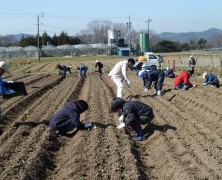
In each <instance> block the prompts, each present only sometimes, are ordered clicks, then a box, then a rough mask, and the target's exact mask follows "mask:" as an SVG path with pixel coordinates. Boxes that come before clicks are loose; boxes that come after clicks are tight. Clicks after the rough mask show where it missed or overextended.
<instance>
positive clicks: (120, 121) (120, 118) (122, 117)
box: [119, 115, 124, 124]
mask: <svg viewBox="0 0 222 180" xmlns="http://www.w3.org/2000/svg"><path fill="white" fill-rule="evenodd" d="M123 119H124V116H123V115H121V116H120V117H119V123H120V124H121V123H123Z"/></svg>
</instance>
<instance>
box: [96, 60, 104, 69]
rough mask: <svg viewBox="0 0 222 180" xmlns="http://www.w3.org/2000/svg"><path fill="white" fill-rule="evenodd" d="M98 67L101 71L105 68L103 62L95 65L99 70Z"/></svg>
mask: <svg viewBox="0 0 222 180" xmlns="http://www.w3.org/2000/svg"><path fill="white" fill-rule="evenodd" d="M97 67H98V68H99V69H101V68H103V64H102V63H101V62H97V63H96V65H95V68H97Z"/></svg>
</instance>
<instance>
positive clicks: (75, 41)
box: [69, 37, 81, 45]
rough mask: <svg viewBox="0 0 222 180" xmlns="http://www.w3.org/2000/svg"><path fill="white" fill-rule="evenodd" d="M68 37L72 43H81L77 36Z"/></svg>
mask: <svg viewBox="0 0 222 180" xmlns="http://www.w3.org/2000/svg"><path fill="white" fill-rule="evenodd" d="M69 39H70V44H72V45H76V44H81V40H80V39H79V38H78V37H70V38H69Z"/></svg>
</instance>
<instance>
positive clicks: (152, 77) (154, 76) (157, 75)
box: [143, 69, 165, 89]
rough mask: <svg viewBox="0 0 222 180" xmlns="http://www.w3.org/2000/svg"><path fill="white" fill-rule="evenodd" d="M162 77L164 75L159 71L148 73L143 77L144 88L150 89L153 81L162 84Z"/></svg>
mask: <svg viewBox="0 0 222 180" xmlns="http://www.w3.org/2000/svg"><path fill="white" fill-rule="evenodd" d="M164 77H165V73H164V72H163V71H162V70H160V69H158V70H151V71H148V72H147V76H144V79H143V81H144V85H145V88H147V89H150V87H151V85H152V82H154V81H155V82H158V83H161V84H163V81H164Z"/></svg>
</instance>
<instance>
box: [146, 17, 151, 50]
mask: <svg viewBox="0 0 222 180" xmlns="http://www.w3.org/2000/svg"><path fill="white" fill-rule="evenodd" d="M151 21H152V19H150V18H149V17H148V20H147V21H146V22H147V23H148V32H147V33H148V38H149V39H148V43H149V46H148V48H149V51H150V50H151V48H150V22H151Z"/></svg>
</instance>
